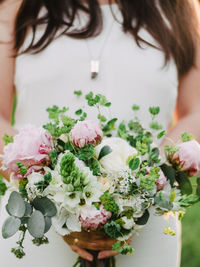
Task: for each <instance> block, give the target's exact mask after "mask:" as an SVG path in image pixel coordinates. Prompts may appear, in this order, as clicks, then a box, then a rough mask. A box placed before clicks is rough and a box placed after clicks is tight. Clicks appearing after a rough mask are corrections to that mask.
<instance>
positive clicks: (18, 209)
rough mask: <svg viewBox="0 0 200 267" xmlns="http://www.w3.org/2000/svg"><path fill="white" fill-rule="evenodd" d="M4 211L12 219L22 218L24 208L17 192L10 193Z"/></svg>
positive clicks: (23, 203)
mask: <svg viewBox="0 0 200 267" xmlns="http://www.w3.org/2000/svg"><path fill="white" fill-rule="evenodd" d="M6 209H7V211H8V213H9V214H11V215H12V216H14V217H18V218H22V217H23V216H24V214H25V210H26V206H25V202H24V200H23V198H22V197H21V195H20V194H19V193H17V192H12V193H11V195H10V197H9V200H8V205H7V207H6Z"/></svg>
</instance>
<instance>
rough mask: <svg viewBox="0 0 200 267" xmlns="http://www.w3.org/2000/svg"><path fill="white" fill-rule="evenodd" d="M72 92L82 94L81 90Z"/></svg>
mask: <svg viewBox="0 0 200 267" xmlns="http://www.w3.org/2000/svg"><path fill="white" fill-rule="evenodd" d="M74 94H75V95H77V96H81V95H82V94H83V92H82V91H81V90H79V91H74Z"/></svg>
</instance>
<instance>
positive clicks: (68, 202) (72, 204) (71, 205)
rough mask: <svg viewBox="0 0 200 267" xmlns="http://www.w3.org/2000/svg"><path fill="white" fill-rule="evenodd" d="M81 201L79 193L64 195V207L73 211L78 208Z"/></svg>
mask: <svg viewBox="0 0 200 267" xmlns="http://www.w3.org/2000/svg"><path fill="white" fill-rule="evenodd" d="M80 200H81V192H67V193H66V194H65V200H64V207H65V208H66V209H67V210H69V211H73V210H75V209H77V208H78V207H79V203H80Z"/></svg>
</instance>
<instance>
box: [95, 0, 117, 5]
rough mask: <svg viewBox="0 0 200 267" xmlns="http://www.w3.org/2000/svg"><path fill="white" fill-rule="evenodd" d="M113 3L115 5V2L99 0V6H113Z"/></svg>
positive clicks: (112, 0)
mask: <svg viewBox="0 0 200 267" xmlns="http://www.w3.org/2000/svg"><path fill="white" fill-rule="evenodd" d="M114 3H116V1H115V0H111V1H109V0H99V4H100V5H109V4H114Z"/></svg>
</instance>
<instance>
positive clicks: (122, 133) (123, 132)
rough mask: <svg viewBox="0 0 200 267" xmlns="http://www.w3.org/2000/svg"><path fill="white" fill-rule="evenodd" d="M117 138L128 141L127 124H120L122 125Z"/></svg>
mask: <svg viewBox="0 0 200 267" xmlns="http://www.w3.org/2000/svg"><path fill="white" fill-rule="evenodd" d="M117 136H118V137H120V138H122V139H125V140H126V139H127V137H128V131H127V128H126V124H125V122H121V123H120V125H119V127H118V132H117Z"/></svg>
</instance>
